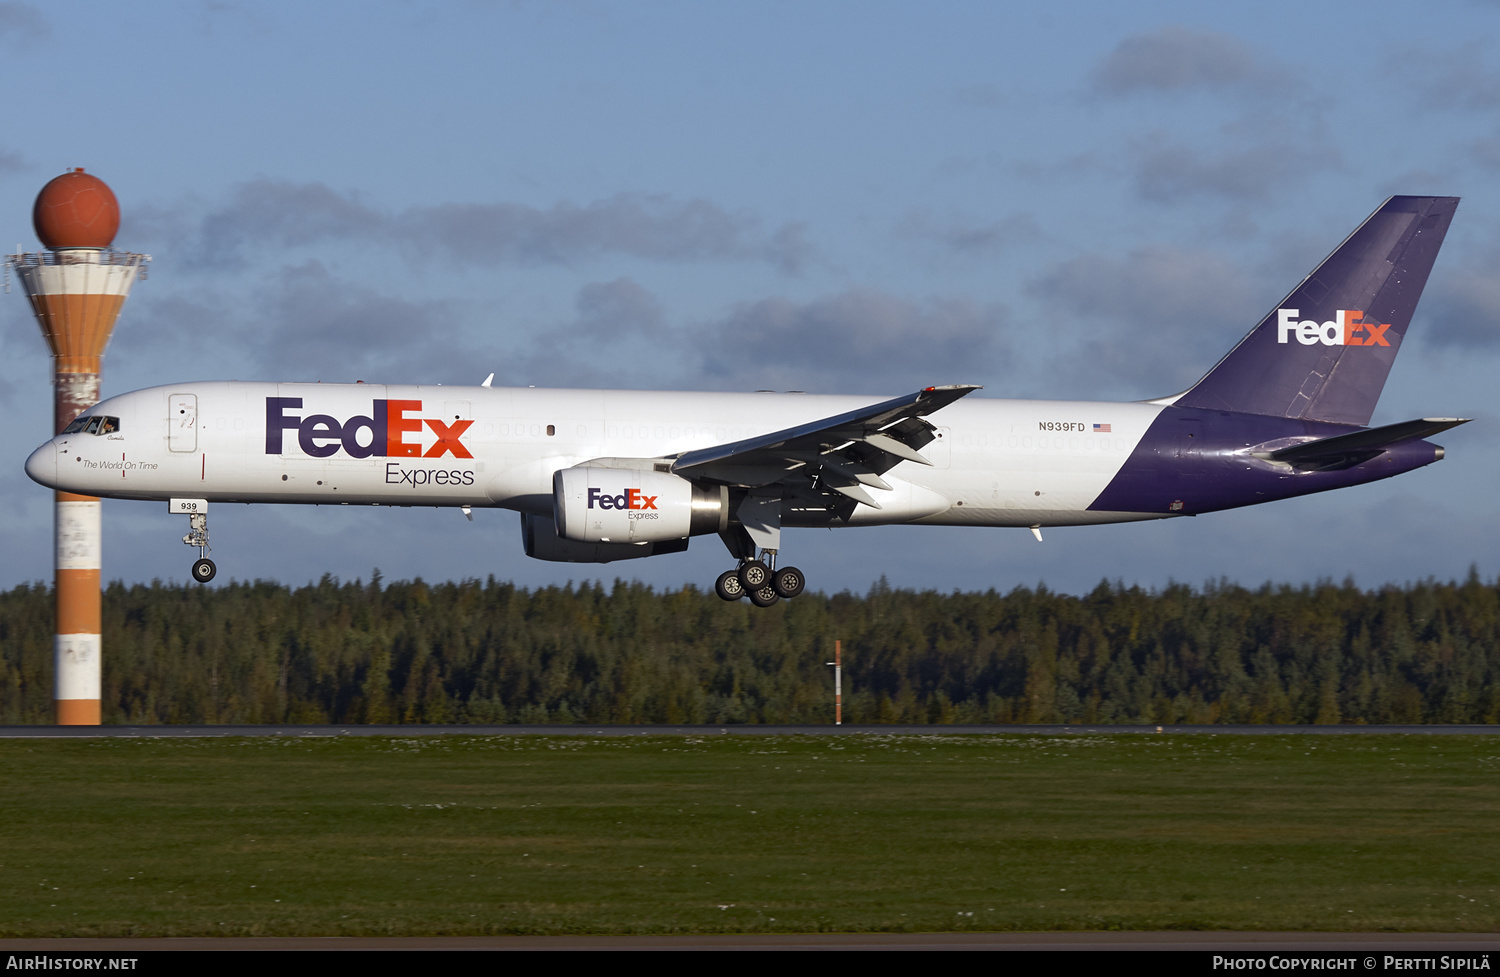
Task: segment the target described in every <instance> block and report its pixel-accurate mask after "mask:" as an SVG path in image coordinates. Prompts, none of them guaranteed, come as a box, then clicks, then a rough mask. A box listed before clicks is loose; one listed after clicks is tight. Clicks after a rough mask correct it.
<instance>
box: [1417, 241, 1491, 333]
mask: <svg viewBox="0 0 1500 977" xmlns="http://www.w3.org/2000/svg"><path fill="white" fill-rule="evenodd" d="M1493 267H1494V264H1493V262H1489V263H1486V264H1482V265H1479V266H1475V265H1470V266H1469V267H1467V268H1463V269H1461V270H1458V271H1455V272H1453V273H1450V274H1447V275H1444V276H1443V278H1442V287H1441V288H1428V289H1427V292H1426V300H1425V302H1424V305H1425V310H1424V311H1425V315H1424V318H1427V319H1431V320H1433V321H1432V331H1431V333H1430V335H1431V340H1432V343H1433V344H1434V345H1437V346H1457V347H1466V348H1471V349H1473V348H1480V349H1493V348H1495V347H1497V346H1500V279H1496V277H1495V275H1494V272H1493V271H1491V270H1489V269H1491V268H1493Z"/></svg>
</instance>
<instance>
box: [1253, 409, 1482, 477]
mask: <svg viewBox="0 0 1500 977" xmlns="http://www.w3.org/2000/svg"><path fill="white" fill-rule="evenodd" d="M1471 419H1472V418H1467V417H1419V418H1417V419H1416V420H1414V421H1402V422H1401V423H1399V424H1387V425H1385V426H1384V427H1372V428H1369V429H1368V430H1364V431H1355V432H1354V433H1352V434H1338V435H1335V436H1334V437H1331V438H1320V439H1319V440H1317V441H1304V442H1303V443H1301V444H1294V445H1292V446H1290V447H1287V448H1277V449H1276V450H1275V451H1266V452H1259V451H1257V452H1255V456H1256V457H1257V458H1264V459H1265V460H1266V461H1280V462H1285V463H1287V464H1289V465H1295V466H1296V467H1298V468H1316V469H1325V468H1329V467H1342V466H1341V465H1339V464H1338V462H1340V461H1341V460H1343V459H1351V458H1358V457H1359V456H1364V457H1365V458H1369V457H1373V456H1374V455H1377V454H1379V453H1380V452H1381V451H1382V450H1384V449H1386V448H1389V447H1391V446H1392V445H1396V444H1400V443H1401V442H1403V441H1415V440H1418V439H1421V438H1428V437H1431V436H1432V435H1434V434H1440V433H1442V432H1443V431H1446V430H1448V429H1449V428H1450V427H1458V425H1460V424H1467V423H1469V421H1470V420H1471ZM1360 460H1363V459H1360ZM1358 463H1359V461H1358V460H1356V461H1354V464H1358Z"/></svg>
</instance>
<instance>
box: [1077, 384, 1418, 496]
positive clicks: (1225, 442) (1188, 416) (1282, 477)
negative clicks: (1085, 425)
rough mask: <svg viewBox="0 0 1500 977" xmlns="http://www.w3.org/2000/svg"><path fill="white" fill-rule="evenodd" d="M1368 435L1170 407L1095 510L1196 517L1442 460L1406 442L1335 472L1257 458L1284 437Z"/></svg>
mask: <svg viewBox="0 0 1500 977" xmlns="http://www.w3.org/2000/svg"><path fill="white" fill-rule="evenodd" d="M1360 430H1364V429H1363V428H1362V427H1359V426H1357V425H1348V424H1328V423H1324V422H1321V421H1304V420H1298V419H1296V418H1284V417H1265V416H1263V415H1258V414H1237V413H1233V412H1230V411H1215V410H1203V409H1200V408H1193V407H1167V408H1165V409H1163V410H1162V412H1161V414H1160V415H1158V416H1157V418H1156V420H1155V421H1153V422H1152V424H1151V426H1150V427H1149V428H1148V429H1147V430H1146V433H1145V435H1144V436H1143V437H1142V438H1141V441H1140V443H1139V444H1137V445H1136V447H1135V450H1134V451H1133V452H1131V455H1130V458H1129V459H1128V460H1127V461H1126V462H1125V464H1124V465H1123V466H1122V467H1121V469H1120V471H1119V473H1118V474H1117V475H1115V477H1114V478H1113V479H1112V480H1111V481H1110V483H1109V485H1107V486H1106V487H1105V489H1104V491H1103V492H1101V493H1100V494H1099V497H1098V498H1097V499H1095V500H1094V502H1093V504H1092V505H1090V506H1089V509H1090V510H1092V511H1095V512H1160V513H1165V514H1170V515H1195V514H1197V513H1200V512H1214V511H1216V510H1219V509H1234V508H1237V507H1239V506H1244V505H1254V504H1255V503H1257V502H1270V501H1272V500H1275V499H1287V498H1292V497H1293V496H1298V495H1309V494H1311V493H1313V492H1326V491H1328V490H1330V489H1337V488H1346V487H1347V486H1350V485H1360V484H1362V483H1364V482H1374V481H1378V480H1380V479H1382V478H1390V477H1391V476H1392V475H1400V474H1401V473H1403V472H1409V471H1412V470H1413V469H1416V468H1421V467H1423V466H1424V465H1430V464H1432V463H1433V462H1434V461H1436V460H1437V459H1438V449H1437V446H1436V445H1433V444H1431V443H1430V442H1427V441H1404V442H1401V443H1400V444H1396V445H1392V446H1390V447H1387V448H1385V449H1384V450H1382V451H1380V453H1379V454H1377V455H1375V456H1374V457H1372V458H1369V459H1368V460H1365V461H1363V462H1361V463H1359V464H1355V465H1353V466H1352V467H1349V468H1342V469H1338V470H1335V471H1298V470H1295V469H1292V468H1290V467H1288V466H1286V465H1279V464H1276V463H1273V462H1269V461H1264V460H1262V459H1259V458H1256V457H1254V456H1253V455H1252V454H1251V450H1252V449H1254V448H1257V447H1258V446H1263V445H1267V444H1268V443H1271V444H1272V445H1273V446H1274V447H1283V446H1284V445H1283V444H1275V442H1278V441H1280V440H1281V439H1292V440H1290V441H1288V442H1286V443H1295V440H1296V439H1301V438H1308V437H1313V438H1329V437H1333V436H1334V435H1338V434H1348V433H1350V432H1352V431H1360Z"/></svg>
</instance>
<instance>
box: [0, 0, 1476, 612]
mask: <svg viewBox="0 0 1500 977" xmlns="http://www.w3.org/2000/svg"><path fill="white" fill-rule="evenodd" d="M1497 38H1500V3H1495V2H1478V0H1453V2H1442V0H1439V2H1434V3H1430V4H1423V5H1420V6H1419V5H1412V4H1396V3H1388V2H1376V3H1371V2H1363V3H1358V4H1356V3H1353V2H1348V3H1337V2H1331V3H1317V2H1314V3H1307V2H1305V0H1300V2H1297V3H1290V2H1278V0H1271V2H1261V3H1257V4H1253V5H1226V6H1225V7H1224V8H1223V9H1217V8H1212V7H1209V6H1206V5H1203V4H1201V3H1149V2H1147V3H1133V4H1118V3H1108V2H1066V0H1064V2H1056V3H1049V4H1036V5H1019V4H997V3H993V2H975V3H966V2H959V0H953V2H945V3H943V4H937V5H932V4H923V5H918V4H915V3H901V4H898V3H881V2H872V0H858V2H848V3H845V2H832V0H830V2H815V3H781V2H758V3H738V2H730V0H724V2H715V3H709V4H705V3H690V2H683V3H675V2H660V3H654V2H646V0H632V2H629V3H624V2H618V3H616V2H569V0H554V2H547V3H522V2H515V3H483V2H478V0H469V2H452V3H428V2H374V0H361V2H358V3H355V2H347V3H345V2H334V0H324V2H319V3H314V4H308V3H278V2H255V3H234V2H225V0H215V2H197V3H194V2H187V0H184V2H180V3H172V4H144V5H140V4H138V5H128V6H126V5H120V4H118V3H104V2H93V0H78V2H74V3H70V4H67V5H55V4H40V3H29V2H24V0H0V66H3V67H4V69H6V70H5V75H6V76H7V78H8V83H9V84H8V87H9V90H10V92H11V97H10V106H11V109H10V113H9V118H10V119H11V124H10V125H8V126H6V127H4V128H3V129H0V242H5V246H6V250H7V251H9V250H10V249H11V247H12V242H14V244H15V245H18V246H19V247H20V248H21V249H22V250H23V251H35V250H38V249H39V247H40V245H39V244H38V243H37V241H36V237H35V233H34V231H33V230H32V228H31V221H30V214H31V204H32V201H33V200H34V199H35V195H36V193H37V191H38V190H40V189H41V187H42V185H43V184H45V183H46V182H47V181H48V180H49V179H51V178H52V177H53V176H56V175H57V174H59V173H61V172H63V171H64V170H66V169H68V168H71V167H75V166H82V167H85V168H86V169H87V170H88V171H89V172H91V173H94V174H96V175H98V176H100V177H101V178H103V179H104V180H105V181H106V182H108V183H109V184H110V186H111V187H112V188H113V190H114V192H115V194H116V196H117V198H118V199H119V201H120V205H121V209H122V213H123V221H122V225H121V229H120V233H119V235H118V236H117V238H116V240H115V246H116V247H117V248H120V249H121V250H129V251H137V252H143V253H148V254H150V255H151V256H152V261H151V265H150V274H149V277H148V279H147V280H145V281H142V282H140V283H138V284H137V286H136V287H135V290H134V291H133V293H132V295H131V297H130V300H129V302H128V303H127V305H126V306H125V310H124V312H123V313H122V315H121V317H120V320H119V323H118V325H117V327H116V330H115V335H114V338H113V340H112V341H111V344H110V346H109V348H108V351H107V353H106V356H105V367H104V393H105V395H110V394H116V393H123V392H125V391H128V390H133V389H137V388H140V387H147V386H156V385H160V384H168V383H173V382H186V381H190V380H217V379H241V380H324V381H330V382H332V381H352V380H355V379H363V380H368V381H371V382H392V383H443V384H475V383H478V382H480V381H481V380H483V379H484V377H485V375H486V374H488V373H490V372H492V371H493V372H494V373H495V374H496V378H495V383H496V384H502V385H516V386H525V385H535V386H553V387H610V388H645V389H688V390H710V391H720V390H722V391H743V390H757V389H776V390H806V391H809V392H817V393H847V394H868V395H870V396H871V399H872V400H874V399H876V398H877V397H881V396H894V395H897V394H901V393H906V392H909V391H911V390H914V389H917V388H919V387H924V386H930V385H934V384H945V383H979V384H983V385H984V390H983V391H981V392H980V393H978V394H976V395H975V396H981V397H983V396H989V397H1038V398H1049V399H1051V398H1058V399H1097V400H1142V399H1147V398H1153V397H1161V396H1165V395H1169V394H1173V393H1176V392H1178V391H1180V390H1183V389H1185V388H1186V387H1188V386H1191V385H1192V384H1193V382H1195V381H1196V380H1197V379H1198V378H1199V377H1200V376H1201V375H1202V374H1203V373H1204V372H1206V371H1207V369H1208V368H1209V367H1211V366H1212V365H1213V364H1214V362H1215V361H1217V359H1218V358H1219V357H1220V356H1222V355H1223V354H1224V353H1225V352H1226V351H1227V350H1228V349H1229V348H1230V347H1232V346H1233V345H1234V343H1236V342H1237V341H1238V340H1239V339H1240V337H1241V336H1243V335H1244V334H1245V333H1246V332H1247V331H1248V330H1249V329H1250V328H1251V327H1253V326H1254V325H1255V324H1256V323H1257V322H1258V321H1259V320H1260V319H1261V317H1262V316H1264V315H1265V314H1266V313H1267V312H1268V311H1269V310H1271V309H1273V308H1275V307H1276V304H1277V302H1278V301H1279V300H1280V299H1281V297H1282V296H1283V295H1285V294H1286V293H1287V292H1288V291H1290V290H1291V289H1292V287H1293V286H1295V285H1296V284H1297V283H1298V282H1299V281H1300V279H1301V278H1302V277H1303V276H1304V275H1306V274H1307V273H1308V272H1309V271H1310V270H1311V269H1312V268H1313V266H1314V265H1316V263H1317V262H1318V261H1319V260H1320V259H1321V258H1322V257H1323V256H1324V255H1325V254H1327V253H1328V252H1329V251H1331V250H1332V249H1333V248H1334V247H1335V246H1336V245H1337V244H1338V243H1339V242H1340V241H1341V240H1342V239H1343V238H1344V237H1345V236H1346V235H1347V234H1348V233H1349V232H1350V231H1352V230H1353V229H1354V228H1355V227H1356V226H1357V225H1358V223H1359V222H1360V221H1361V220H1363V219H1364V217H1366V216H1367V215H1368V214H1369V213H1370V212H1371V211H1373V210H1374V209H1375V208H1376V207H1377V206H1378V205H1379V204H1380V202H1381V201H1382V200H1383V199H1384V198H1385V197H1386V196H1388V195H1390V194H1393V193H1405V194H1453V195H1458V196H1461V197H1462V198H1463V201H1462V203H1461V204H1460V205H1459V209H1458V213H1457V216H1456V218H1455V220H1454V223H1453V226H1452V229H1451V231H1450V232H1449V235H1448V238H1447V242H1446V244H1445V246H1444V248H1443V251H1442V253H1441V254H1440V255H1439V258H1438V262H1437V266H1436V268H1435V270H1434V272H1433V274H1432V277H1431V279H1430V280H1429V282H1428V286H1427V290H1426V293H1425V295H1424V297H1423V300H1422V303H1421V305H1420V306H1419V307H1418V310H1417V315H1416V318H1415V319H1414V321H1413V326H1412V328H1411V330H1410V332H1409V333H1408V336H1407V339H1406V341H1405V343H1404V348H1403V353H1402V355H1401V357H1400V358H1399V359H1398V360H1397V362H1396V366H1395V368H1394V370H1393V371H1392V373H1391V377H1390V380H1389V382H1388V383H1387V385H1386V389H1385V393H1384V396H1383V397H1382V399H1381V402H1380V405H1379V407H1378V408H1377V410H1376V413H1375V417H1374V419H1373V422H1372V423H1376V424H1380V423H1393V422H1396V421H1400V420H1406V419H1408V418H1413V417H1421V416H1461V417H1471V418H1474V421H1473V423H1471V424H1468V425H1465V426H1463V427H1460V428H1457V429H1455V430H1452V431H1450V432H1447V433H1445V434H1443V435H1441V436H1439V437H1438V438H1437V439H1436V440H1437V441H1438V443H1441V444H1443V445H1444V446H1445V447H1446V448H1447V451H1448V455H1447V458H1446V459H1445V460H1444V461H1442V462H1441V463H1439V464H1436V465H1433V466H1430V467H1428V468H1425V469H1422V470H1420V471H1417V472H1413V473H1410V474H1407V475H1404V476H1401V477H1398V478H1395V479H1391V480H1387V481H1384V482H1380V483H1376V484H1374V485H1367V486H1360V487H1357V488H1353V489H1346V490H1343V491H1340V492H1335V493H1329V494H1324V495H1319V496H1312V497H1307V498H1302V499H1295V500H1288V501H1283V502H1277V503H1272V504H1269V505H1264V506H1257V507H1252V508H1248V509H1242V510H1236V511H1232V512H1224V513H1215V514H1209V515H1204V516H1200V517H1197V518H1190V519H1179V520H1172V521H1165V522H1150V523H1136V524H1129V525H1121V526H1106V527H1076V528H1059V529H1051V530H1047V531H1045V532H1044V541H1043V542H1042V543H1037V542H1036V541H1035V540H1034V539H1032V537H1031V535H1030V534H1029V533H1028V532H1027V531H1026V530H1024V529H973V528H967V529H958V528H933V527H887V528H879V529H875V528H862V529H838V530H832V531H829V530H788V531H787V532H786V534H785V538H784V539H783V550H782V563H783V565H786V564H789V563H791V564H796V565H797V566H800V567H801V568H802V569H803V570H804V571H805V573H806V575H807V577H808V580H809V586H810V588H812V589H815V590H824V591H830V592H833V591H840V590H845V589H848V590H852V591H855V592H863V591H865V590H867V589H868V588H869V587H870V586H871V585H872V584H873V583H874V582H875V581H876V580H877V579H879V578H880V577H885V578H886V580H887V581H888V582H889V583H890V584H891V585H892V586H898V587H909V588H914V589H935V590H939V591H952V590H965V591H967V590H988V589H991V588H994V589H996V590H998V591H1001V592H1004V591H1009V590H1011V589H1013V588H1015V587H1017V586H1036V585H1037V584H1039V583H1040V584H1045V585H1046V586H1048V587H1049V588H1051V589H1053V590H1058V591H1064V592H1071V593H1085V592H1087V591H1089V590H1091V589H1093V588H1094V587H1095V586H1097V585H1098V583H1099V582H1100V581H1101V580H1108V581H1111V582H1120V583H1123V584H1125V585H1131V584H1139V585H1141V586H1144V587H1150V588H1160V587H1163V586H1166V585H1167V584H1168V583H1170V582H1174V581H1175V582H1179V583H1188V584H1193V585H1202V584H1204V583H1206V582H1217V581H1224V580H1228V581H1233V582H1238V583H1243V584H1246V585H1249V586H1258V585H1260V584H1262V583H1264V582H1266V581H1271V582H1274V583H1277V584H1280V583H1290V584H1293V585H1299V584H1302V583H1308V582H1315V581H1318V580H1323V579H1332V580H1335V581H1339V582H1341V581H1343V580H1346V579H1353V580H1354V581H1355V583H1357V584H1358V585H1360V586H1362V587H1366V588H1374V587H1380V586H1382V585H1385V584H1388V583H1394V584H1402V583H1405V582H1407V581H1411V580H1418V579H1426V578H1429V577H1434V578H1437V579H1439V580H1447V579H1454V578H1462V577H1463V576H1464V575H1466V574H1467V573H1468V572H1469V570H1470V568H1471V567H1477V568H1478V571H1479V572H1480V573H1481V574H1482V575H1483V576H1485V577H1486V578H1493V577H1495V576H1496V575H1497V573H1500V506H1496V505H1494V504H1493V501H1492V489H1491V487H1492V486H1494V485H1496V484H1500V454H1497V453H1496V452H1491V451H1488V448H1489V447H1490V445H1491V444H1492V443H1493V442H1494V441H1495V438H1496V433H1495V432H1496V431H1497V421H1500V416H1497V415H1500V411H1497V409H1496V406H1495V400H1496V398H1495V387H1496V384H1495V382H1494V381H1493V380H1492V377H1494V376H1496V375H1497V370H1500V276H1497V275H1496V274H1495V269H1496V268H1497V266H1500V181H1497V179H1496V177H1497V175H1500V45H1497V44H1496V40H1497ZM7 234H8V235H9V236H8V237H7V236H6V235H7ZM49 375H50V365H49V362H48V356H47V350H46V346H45V344H44V342H43V340H42V338H41V335H40V332H39V330H38V329H37V326H36V324H35V322H34V320H33V319H32V317H31V315H30V312H29V309H28V306H27V303H26V300H25V298H24V296H23V295H22V294H21V291H20V289H19V288H18V287H16V286H15V284H14V283H12V286H11V289H10V294H8V295H3V296H0V409H3V411H4V413H5V416H6V418H7V423H6V424H5V425H3V427H0V498H3V505H0V554H3V559H0V587H3V588H10V587H14V586H17V585H19V584H26V583H32V582H35V581H44V580H48V579H50V577H51V575H52V527H51V519H52V505H51V493H50V492H49V491H48V490H46V489H44V488H42V487H41V486H38V485H36V484H34V483H33V482H31V481H30V480H29V479H28V478H27V477H26V475H25V473H24V471H23V469H22V466H23V463H24V461H25V458H26V456H27V455H28V454H29V453H30V451H31V450H32V449H33V448H34V447H35V446H36V445H37V444H39V443H41V442H42V441H43V440H45V439H46V438H47V437H48V436H49V435H50V433H51V432H50V430H49V424H50V417H51V390H50V387H49ZM185 523H186V520H185V519H184V518H183V517H181V516H169V515H168V514H167V512H166V505H165V503H144V502H122V501H106V502H105V504H104V525H105V539H104V575H105V578H106V579H119V580H124V581H126V582H137V581H142V582H149V581H151V580H161V581H164V582H166V581H177V582H181V581H185V580H186V579H187V577H188V570H189V566H190V564H191V561H192V559H193V557H194V555H195V551H194V550H191V549H189V548H188V547H185V546H183V545H182V544H181V543H180V542H179V539H180V537H181V536H182V534H183V533H184V532H186V531H187V526H186V524H185ZM209 523H210V529H211V531H212V533H213V543H214V550H213V557H214V559H215V561H216V562H217V563H218V565H219V568H220V571H219V578H218V580H217V581H216V582H215V584H214V585H216V586H217V585H221V584H223V583H225V582H228V581H229V580H232V579H234V580H248V579H268V580H278V581H282V582H285V583H289V584H293V585H300V584H303V583H306V582H308V581H312V580H317V579H319V578H321V577H322V576H323V575H325V574H331V575H333V576H334V577H337V578H339V579H342V580H350V579H355V578H363V579H368V578H369V576H370V574H371V572H372V571H373V570H374V569H376V568H378V569H379V570H380V572H381V573H382V574H383V575H384V576H385V577H386V578H387V579H409V578H412V577H418V576H420V577H422V578H424V579H427V580H448V579H465V578H471V577H476V578H481V579H483V578H485V577H487V576H489V575H494V576H495V577H497V578H499V579H502V580H512V581H515V582H516V583H518V584H521V585H524V586H528V587H534V586H542V585H547V584H562V583H566V582H568V581H582V580H589V579H598V580H603V581H605V582H610V581H613V580H614V579H616V578H622V579H626V580H641V581H644V582H646V583H649V584H651V585H653V586H657V587H672V588H675V587H679V586H682V585H683V584H688V583H691V584H694V585H697V586H699V587H703V588H707V587H709V586H711V584H712V581H713V578H714V577H715V576H716V575H717V574H718V573H719V572H721V571H722V570H723V569H725V568H727V567H728V566H729V565H730V563H731V561H730V560H729V557H728V555H727V552H726V551H725V550H724V548H723V546H722V545H721V544H720V543H719V542H718V540H717V539H715V538H713V537H711V536H710V537H702V538H696V539H694V540H693V542H692V545H691V547H690V549H689V550H688V552H686V553H684V554H677V555H671V556H664V557H655V558H651V559H647V560H639V561H631V562H624V563H612V564H608V565H604V566H582V565H576V564H549V563H543V562H539V561H534V560H530V559H528V558H527V557H525V556H524V555H523V553H522V551H521V539H520V528H519V520H518V517H517V516H516V514H515V513H512V512H508V511H504V510H488V511H476V512H475V513H474V519H473V521H472V522H469V521H466V520H465V519H464V518H463V516H462V515H460V514H459V513H457V512H456V511H453V510H438V509H412V510H392V509H387V508H379V509H355V508H352V507H350V508H342V507H341V508H339V509H328V508H321V507H297V506H268V505H258V506H229V505H220V506H215V507H214V509H213V510H212V512H211V513H210V520H209Z"/></svg>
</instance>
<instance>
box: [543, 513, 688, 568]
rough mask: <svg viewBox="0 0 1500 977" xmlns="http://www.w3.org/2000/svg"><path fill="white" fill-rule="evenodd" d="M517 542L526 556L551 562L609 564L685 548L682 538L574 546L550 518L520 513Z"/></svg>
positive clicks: (578, 544) (577, 544)
mask: <svg viewBox="0 0 1500 977" xmlns="http://www.w3.org/2000/svg"><path fill="white" fill-rule="evenodd" d="M521 542H522V544H523V545H524V546H525V548H526V555H527V556H529V557H531V558H533V559H536V560H550V561H551V562H553V563H613V562H614V561H615V560H636V559H639V558H641V557H643V556H659V555H660V554H662V553H681V552H682V551H683V550H685V549H687V548H688V541H687V540H685V539H669V540H667V541H665V542H662V543H575V542H574V541H573V540H571V539H562V538H561V537H559V536H558V535H557V531H556V529H555V528H554V527H553V525H552V519H551V517H550V516H534V515H532V514H531V513H529V512H523V513H521Z"/></svg>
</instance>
